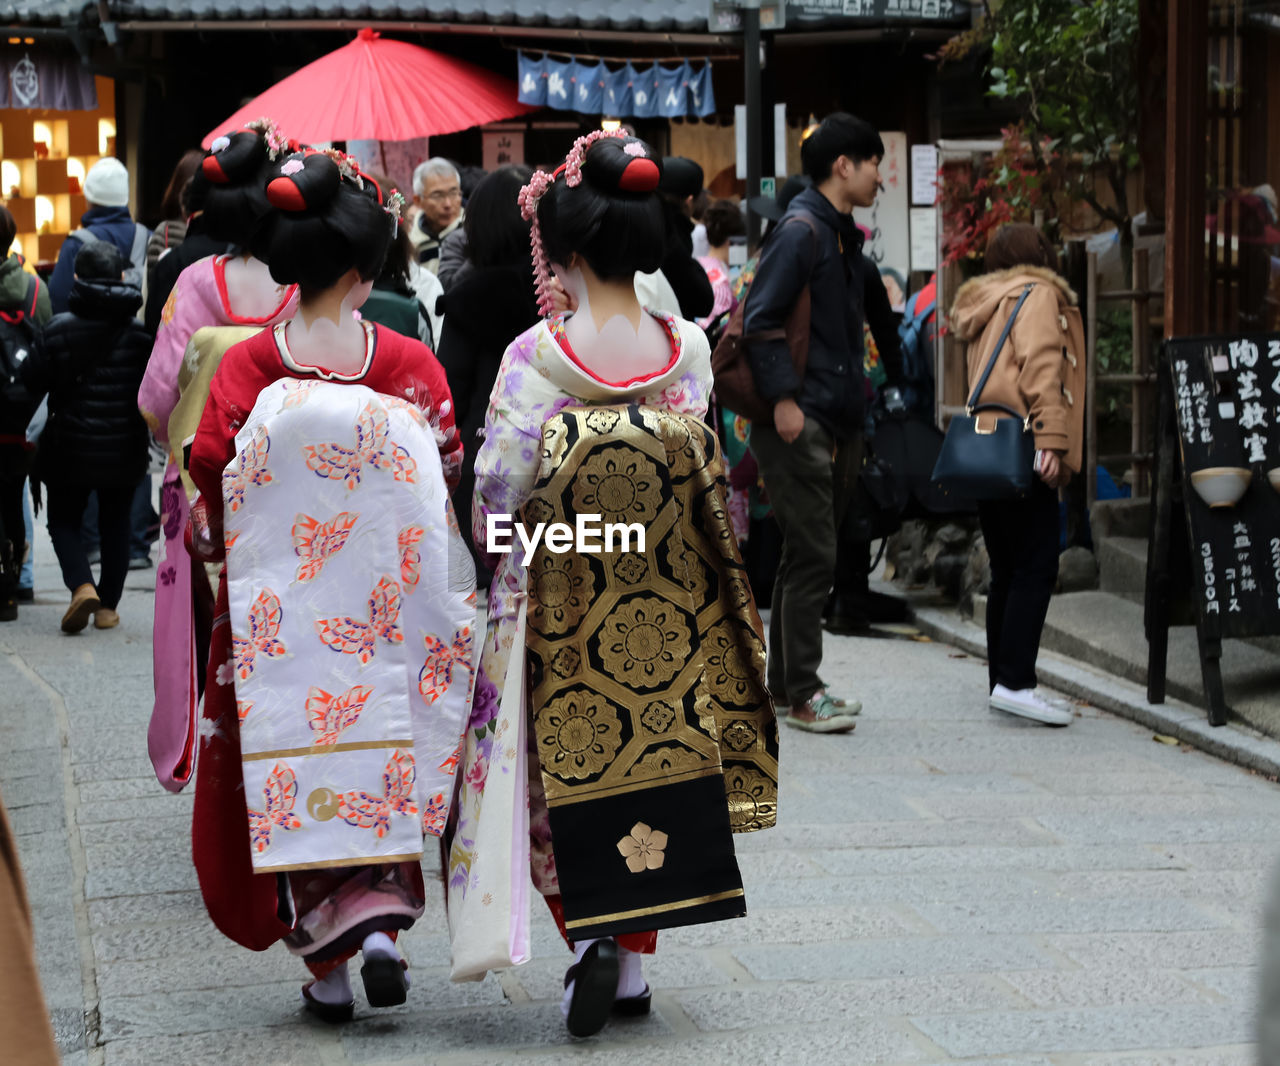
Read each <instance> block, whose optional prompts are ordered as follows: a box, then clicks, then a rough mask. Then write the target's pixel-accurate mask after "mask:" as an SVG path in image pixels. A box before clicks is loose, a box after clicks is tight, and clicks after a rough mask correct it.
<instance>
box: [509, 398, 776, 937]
mask: <svg viewBox="0 0 1280 1066" xmlns="http://www.w3.org/2000/svg"><path fill="white" fill-rule="evenodd" d="M542 443H543V455H542V465H541V468H540V470H539V476H538V481H537V485H536V487H535V489H534V492H533V495H532V496H531V497H530V498H529V500H528V501H527V502H526V503H525V505H524V507H523V509H522V512H521V521H522V522H523V523H524V525H525V527H526V529H532V528H533V527H534V526H535V525H536V524H537V523H539V522H544V523H548V524H550V523H557V522H563V523H567V524H568V525H570V526H572V525H574V524H575V521H576V519H577V517H578V516H579V515H591V516H597V515H598V516H599V519H598V521H599V523H600V524H601V525H602V526H608V525H610V524H617V525H624V524H625V525H632V526H638V527H639V528H641V529H643V532H644V549H643V550H640V547H639V545H638V543H637V537H636V536H635V530H634V529H633V531H632V536H631V537H630V538H629V539H624V538H622V537H621V536H615V537H614V538H613V539H612V543H610V542H609V539H608V538H604V537H602V538H601V539H600V541H599V545H600V548H601V550H600V551H599V552H597V553H579V552H575V551H566V552H556V551H552V550H551V549H550V548H548V547H547V546H546V544H545V543H540V544H539V546H538V548H537V550H536V552H535V554H534V557H533V559H532V560H531V562H530V564H529V566H528V594H529V601H528V615H527V617H528V629H527V637H526V649H527V657H528V665H529V679H530V680H529V685H530V689H531V693H530V695H531V699H530V706H531V709H532V726H531V734H532V737H533V745H534V747H535V748H536V751H537V755H538V759H539V761H540V763H541V768H542V781H543V784H544V786H545V790H546V797H547V807H548V810H549V814H550V821H551V833H552V840H553V846H554V849H555V860H556V870H557V873H558V875H559V881H560V890H561V897H562V902H563V906H564V917H565V925H566V927H567V929H568V932H569V934H570V936H572V937H574V938H575V939H585V938H587V937H601V936H612V935H617V934H621V933H628V932H637V931H643V930H650V929H662V928H668V927H672V926H679V925H692V924H697V923H701V922H710V921H718V920H721V919H725V918H736V917H741V916H742V915H744V914H745V913H746V902H745V898H744V895H743V890H742V878H741V875H740V874H739V872H738V864H737V859H736V857H735V855H734V848H733V836H732V834H733V833H746V832H752V831H754V830H757V829H767V828H769V827H771V826H772V825H773V824H774V823H775V820H776V818H777V797H778V730H777V722H776V720H775V718H774V712H773V705H772V703H771V702H770V699H769V696H768V693H767V691H766V689H765V684H764V667H765V657H764V641H763V638H762V636H761V634H762V632H763V630H762V628H761V624H760V617H759V614H758V613H757V611H756V605H755V601H754V599H753V598H752V595H751V587H750V585H749V584H748V582H747V576H746V572H745V570H744V568H743V565H742V558H741V555H740V554H739V552H738V544H737V539H736V537H735V536H734V533H733V530H732V527H731V526H730V523H729V515H728V507H727V502H726V486H725V478H724V471H723V465H722V462H721V458H720V451H719V442H718V441H717V439H716V436H715V434H714V433H713V432H712V431H711V430H710V429H708V428H707V426H706V425H704V424H703V423H702V422H699V421H698V420H697V419H694V418H690V417H687V416H683V415H677V414H673V413H671V412H669V411H664V410H660V409H658V408H654V407H648V406H639V405H634V404H633V405H630V406H617V407H581V408H579V407H571V408H568V409H566V410H563V411H561V412H560V413H559V414H557V415H556V416H555V417H553V418H551V419H549V420H548V421H547V423H546V424H545V425H544V426H543V442H542Z"/></svg>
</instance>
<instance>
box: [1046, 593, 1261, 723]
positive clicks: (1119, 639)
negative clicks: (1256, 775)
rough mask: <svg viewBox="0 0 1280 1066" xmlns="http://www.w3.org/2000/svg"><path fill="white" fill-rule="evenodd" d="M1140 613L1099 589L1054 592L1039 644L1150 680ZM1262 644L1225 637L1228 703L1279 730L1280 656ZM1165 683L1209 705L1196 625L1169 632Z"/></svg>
mask: <svg viewBox="0 0 1280 1066" xmlns="http://www.w3.org/2000/svg"><path fill="white" fill-rule="evenodd" d="M1142 614H1143V610H1142V605H1141V604H1139V603H1135V602H1133V601H1132V600H1130V599H1128V598H1126V597H1123V596H1118V595H1115V594H1113V593H1110V592H1104V591H1101V590H1099V591H1094V592H1071V593H1065V594H1063V595H1061V596H1055V597H1054V598H1053V600H1052V601H1051V603H1050V604H1049V617H1048V619H1047V620H1046V622H1045V627H1044V635H1043V637H1042V639H1041V647H1042V648H1044V649H1046V650H1048V651H1056V652H1058V653H1059V654H1062V655H1067V656H1070V657H1071V658H1073V659H1080V660H1083V661H1084V662H1087V663H1089V664H1091V665H1092V666H1094V667H1095V668H1096V669H1100V670H1105V671H1106V672H1107V673H1111V674H1115V675H1117V676H1119V677H1123V678H1126V679H1128V680H1130V681H1134V682H1136V683H1138V684H1141V685H1145V684H1146V683H1147V655H1148V650H1147V639H1146V635H1145V633H1144V630H1143V619H1142ZM1260 643H1261V642H1259V643H1254V642H1252V641H1242V640H1225V641H1223V649H1222V677H1223V684H1224V686H1225V688H1226V694H1227V706H1228V707H1229V708H1230V710H1231V711H1232V712H1233V713H1234V714H1236V715H1237V716H1238V717H1239V718H1240V719H1242V720H1243V721H1244V722H1246V723H1247V724H1248V725H1251V726H1252V727H1253V728H1255V729H1257V730H1259V731H1260V732H1263V733H1266V734H1268V735H1270V736H1280V696H1278V695H1277V694H1278V693H1280V655H1278V654H1276V653H1275V651H1274V650H1271V649H1270V648H1268V647H1266V646H1259V644H1260ZM1165 688H1166V691H1167V692H1168V694H1169V695H1170V696H1172V697H1175V698H1177V699H1181V700H1186V701H1187V702H1188V703H1192V704H1195V705H1196V706H1199V707H1203V706H1205V698H1204V683H1203V679H1202V677H1201V673H1200V654H1199V649H1198V646H1197V642H1196V630H1195V626H1173V627H1172V628H1171V629H1170V630H1169V657H1168V664H1167V667H1166V679H1165Z"/></svg>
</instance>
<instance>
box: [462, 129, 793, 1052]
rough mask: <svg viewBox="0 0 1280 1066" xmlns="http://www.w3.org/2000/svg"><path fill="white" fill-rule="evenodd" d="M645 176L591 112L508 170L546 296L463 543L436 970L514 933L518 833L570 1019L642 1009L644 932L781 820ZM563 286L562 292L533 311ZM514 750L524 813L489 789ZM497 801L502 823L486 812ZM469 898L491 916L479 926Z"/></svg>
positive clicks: (715, 885) (704, 389) (577, 1027)
mask: <svg viewBox="0 0 1280 1066" xmlns="http://www.w3.org/2000/svg"><path fill="white" fill-rule="evenodd" d="M660 176H661V165H660V162H659V161H658V160H657V159H655V158H653V156H652V153H651V152H650V150H649V148H648V146H647V145H645V144H644V143H643V142H642V141H639V140H636V139H635V138H631V137H626V136H623V135H616V134H615V135H609V134H604V133H597V134H592V135H590V136H589V137H586V138H583V139H581V140H580V141H579V142H578V143H577V144H576V145H575V146H574V150H573V151H572V152H571V153H570V155H569V158H568V159H567V160H566V161H565V164H564V165H563V166H562V167H561V168H560V169H559V170H557V171H556V172H555V173H554V174H546V173H544V174H538V175H535V177H534V179H533V181H532V182H531V184H530V185H529V186H528V187H526V189H525V190H524V191H523V192H522V193H521V206H522V208H523V209H524V211H525V214H526V217H528V218H529V219H530V220H531V221H532V222H533V247H534V264H535V278H536V281H537V283H538V288H539V293H540V297H541V299H542V309H543V313H544V314H547V315H550V317H548V318H546V319H545V320H543V321H541V322H539V323H538V324H537V325H536V326H534V327H533V328H532V329H530V330H528V331H527V332H525V333H524V334H522V335H521V336H520V337H518V338H516V339H515V341H514V342H513V343H512V344H511V346H510V347H509V348H508V350H507V352H506V355H505V356H504V358H503V362H502V367H501V369H500V370H499V374H498V379H497V383H496V385H495V387H494V390H493V394H492V397H491V400H490V405H489V411H488V415H487V418H486V424H485V436H484V445H483V447H482V448H481V450H480V452H479V455H478V457H477V460H476V497H475V506H474V512H473V513H474V518H473V522H474V530H475V537H476V543H477V544H478V545H486V544H487V545H488V547H489V549H490V553H491V554H490V563H491V565H492V567H493V569H494V573H495V576H494V580H493V584H492V587H491V590H490V597H489V629H488V639H487V641H486V645H485V652H484V659H483V667H484V671H485V673H486V674H487V676H488V677H490V678H492V679H493V680H494V682H495V684H497V686H498V688H499V689H500V690H501V692H502V699H501V700H500V701H499V702H498V705H497V706H498V709H497V711H496V712H495V711H493V710H488V711H486V710H482V709H480V708H482V707H484V706H485V704H483V703H482V701H480V700H477V708H478V710H477V712H476V717H474V718H473V721H472V723H471V728H470V729H469V730H468V733H467V744H466V749H465V753H464V759H465V766H464V768H463V770H462V772H461V773H460V774H459V781H460V782H461V786H460V789H461V791H460V797H459V802H458V804H457V805H456V809H457V825H456V827H455V832H454V835H453V838H452V845H451V848H450V852H449V890H450V899H449V910H450V924H451V926H452V928H453V932H454V976H455V978H465V977H474V976H477V975H478V974H479V973H482V972H483V971H484V970H485V969H489V968H496V967H500V966H503V965H511V964H513V963H517V962H521V961H524V959H525V958H526V957H527V954H528V949H527V945H528V929H527V906H526V899H525V898H524V897H523V896H522V891H521V889H522V885H524V884H527V881H524V880H523V878H524V874H523V869H522V864H523V863H524V861H525V855H526V854H527V861H528V863H529V865H530V868H531V871H532V875H533V883H534V886H535V887H536V888H537V889H538V890H539V892H541V894H542V895H543V897H544V898H545V899H546V901H547V904H548V906H549V907H550V909H551V911H552V914H553V915H554V917H555V919H556V922H557V925H558V926H559V928H560V930H561V933H562V934H563V935H564V938H565V940H566V941H567V942H568V943H569V944H570V946H571V947H572V948H573V949H574V952H575V955H576V959H575V962H574V964H573V965H572V966H571V967H570V968H569V971H568V973H567V974H566V975H565V985H566V992H565V998H564V1004H563V1009H564V1013H565V1017H566V1020H567V1023H568V1028H569V1031H570V1032H571V1033H572V1034H573V1035H575V1036H586V1035H590V1034H591V1033H594V1032H596V1031H598V1030H599V1029H600V1028H601V1027H602V1026H603V1025H604V1024H605V1022H606V1021H607V1020H608V1017H609V1015H610V1013H611V1012H618V1013H645V1012H647V1011H648V1009H649V1004H650V991H649V988H648V985H647V984H646V983H645V980H644V976H643V973H642V970H641V958H642V956H643V955H644V954H648V953H652V951H653V950H654V947H655V945H656V941H657V933H656V930H658V929H662V928H669V927H674V926H679V925H688V924H695V923H701V922H708V921H718V920H721V919H726V918H734V917H741V916H742V915H743V914H745V913H746V904H745V899H744V894H743V889H742V880H741V876H740V875H739V872H738V868H737V862H736V859H735V857H734V849H733V840H732V833H734V832H747V831H751V830H756V829H764V828H768V827H769V826H771V825H773V823H774V820H775V818H776V800H777V727H776V722H775V720H774V715H773V708H772V705H771V703H770V702H769V698H768V695H767V693H766V690H765V686H764V683H763V681H764V678H763V671H764V645H763V640H762V638H761V636H760V633H761V632H762V630H761V627H760V621H759V617H758V615H757V613H756V609H755V604H754V601H753V599H752V596H751V590H750V586H749V584H748V582H747V579H746V575H745V572H744V570H743V567H742V562H741V559H740V557H739V555H738V551H737V542H736V539H735V538H734V536H733V532H732V529H731V528H730V525H729V520H728V515H727V507H726V496H725V482H724V474H723V468H722V465H721V461H720V456H719V452H718V449H717V444H716V437H715V435H714V433H712V431H711V430H710V429H708V428H707V427H706V426H705V425H704V424H703V423H702V422H701V421H700V419H701V418H702V417H703V415H704V414H705V412H706V409H707V402H708V395H709V392H710V389H711V366H710V353H709V350H708V346H707V341H706V338H705V336H704V335H703V333H702V331H701V330H700V329H698V327H697V326H695V325H694V324H692V323H690V322H686V321H684V320H681V319H678V318H676V317H674V316H672V315H668V314H660V313H655V312H651V311H648V310H646V309H645V308H643V307H642V306H641V304H640V302H639V300H638V299H637V296H636V293H635V288H634V276H635V274H636V272H637V271H640V272H647V271H653V270H656V269H657V267H658V264H659V263H660V261H661V259H662V253H663V236H662V234H663V224H662V211H661V207H660V206H659V204H658V201H657V198H656V195H655V190H656V189H657V186H658V182H659V180H660ZM553 271H554V278H553V275H552V272H553ZM561 290H562V294H561V299H562V300H563V299H564V298H565V297H567V302H568V303H569V305H570V306H572V307H573V308H574V310H573V312H572V313H560V314H554V315H553V314H551V311H552V309H553V307H554V305H555V299H556V294H557V292H560V291H561ZM507 516H510V518H511V520H512V521H514V522H519V523H522V525H523V528H524V530H526V531H528V532H529V533H530V534H531V533H532V532H533V531H534V529H535V527H537V525H538V524H539V523H548V524H552V523H566V524H568V525H569V526H574V525H575V523H578V522H579V521H580V520H581V521H582V522H585V523H587V524H588V525H595V526H599V527H601V529H603V527H606V526H609V525H619V526H620V525H629V526H632V527H633V528H632V530H631V534H630V536H629V538H628V539H623V538H621V537H616V536H615V537H613V538H612V539H611V538H608V537H605V538H604V539H603V540H602V541H601V540H597V541H595V542H594V544H583V545H581V547H582V549H583V550H581V551H564V550H562V545H560V544H559V542H556V543H553V544H552V545H551V546H550V547H549V546H548V545H547V544H546V542H545V541H544V542H542V543H541V544H540V546H539V547H537V548H536V549H535V550H533V551H532V552H531V553H530V555H529V556H528V558H526V555H525V553H524V552H523V550H522V547H521V543H520V541H519V540H518V539H517V541H516V544H515V550H514V551H511V552H509V553H505V554H504V553H503V551H502V548H501V547H500V546H499V544H498V543H497V535H496V534H497V532H498V531H500V530H501V529H502V528H503V525H504V522H505V520H506V517H507ZM491 525H492V527H493V530H492V532H493V534H494V535H492V536H491V535H490V534H491V530H490V526H491ZM553 539H554V538H553ZM526 672H527V673H526ZM526 677H527V684H526V683H525V681H526ZM485 716H487V718H486V720H483V721H481V720H480V718H481V717H485ZM513 727H514V728H513ZM525 733H527V740H522V739H521V735H522V734H525ZM522 764H523V765H522ZM526 769H527V774H528V798H529V803H528V819H529V831H528V833H527V834H525V833H523V831H522V829H523V825H522V820H521V819H522V815H523V809H522V805H521V803H519V802H518V801H517V802H516V803H514V804H512V803H510V802H509V800H508V798H505V797H506V793H505V792H503V791H502V790H503V789H505V788H506V787H508V782H509V781H510V779H511V777H514V776H517V775H521V774H522V773H524V772H525V771H526ZM486 787H488V788H489V789H490V792H489V793H486ZM499 795H501V796H503V797H504V798H503V799H498V798H497V797H498V796H499ZM519 798H522V797H519ZM513 812H514V817H515V819H516V822H517V825H516V829H515V832H514V833H513V832H512V831H511V829H510V826H508V831H507V835H506V837H502V836H500V835H495V833H494V832H493V830H494V827H495V825H496V824H497V823H498V822H500V821H501V820H502V819H505V820H506V822H507V823H510V822H511V821H512V818H513ZM507 845H509V846H507ZM525 895H526V896H527V894H525ZM476 906H480V907H484V908H485V910H484V911H483V912H482V911H478V910H473V908H474V907H476ZM481 913H483V914H484V915H486V916H488V917H490V918H492V917H494V916H496V915H499V914H500V915H502V916H503V917H504V919H505V920H504V921H503V922H502V927H501V928H495V923H493V922H490V923H489V926H488V932H482V931H481V930H480V929H479V927H478V926H479V923H478V922H477V921H474V920H470V918H471V916H472V915H477V916H478V915H480V914H481ZM485 935H489V936H490V937H491V938H492V939H493V941H494V942H493V943H490V944H487V945H486V944H484V943H481V942H480V941H481V940H482V939H483V937H484V936H485Z"/></svg>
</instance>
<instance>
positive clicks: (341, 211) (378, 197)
mask: <svg viewBox="0 0 1280 1066" xmlns="http://www.w3.org/2000/svg"><path fill="white" fill-rule="evenodd" d="M266 195H267V200H268V202H269V203H270V204H271V206H272V208H274V210H273V211H272V212H271V215H270V216H269V217H268V219H267V221H266V224H265V225H264V226H263V228H262V230H261V232H260V234H259V239H258V247H259V248H261V249H262V254H261V255H260V258H262V259H264V260H265V261H266V262H267V264H268V265H269V266H270V268H271V276H272V277H273V278H275V280H276V281H278V282H280V284H282V285H292V284H297V285H298V286H300V287H301V289H302V293H303V295H304V296H306V295H308V294H310V293H316V292H321V291H323V290H324V289H327V288H329V287H330V286H332V285H334V284H335V283H336V282H337V281H338V279H339V278H341V277H342V275H343V274H345V273H346V272H347V271H348V270H351V269H352V268H355V270H356V272H357V273H358V274H359V276H360V280H361V281H373V280H374V279H376V278H377V276H378V274H379V273H380V272H381V270H382V263H383V260H384V259H386V256H387V249H388V248H389V247H390V246H391V238H392V231H393V229H394V227H395V223H394V221H393V220H392V218H391V216H390V215H389V214H387V212H386V211H384V210H383V206H382V205H383V194H382V189H381V188H380V187H379V185H378V184H377V182H375V181H372V180H370V179H369V178H368V177H364V178H357V177H355V176H344V175H343V172H342V170H341V169H340V168H339V166H338V164H337V162H335V161H334V159H333V158H332V157H331V156H329V155H328V154H326V153H324V152H315V151H306V152H296V153H294V154H293V155H290V156H288V157H286V158H284V159H282V160H280V162H279V163H278V164H277V165H275V166H274V167H273V168H272V169H271V173H270V174H269V176H268V181H267V186H266Z"/></svg>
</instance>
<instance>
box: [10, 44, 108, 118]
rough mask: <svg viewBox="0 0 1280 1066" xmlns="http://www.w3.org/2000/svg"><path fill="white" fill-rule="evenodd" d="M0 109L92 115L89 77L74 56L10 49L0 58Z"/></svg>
mask: <svg viewBox="0 0 1280 1066" xmlns="http://www.w3.org/2000/svg"><path fill="white" fill-rule="evenodd" d="M0 68H2V70H3V74H4V80H3V82H0V108H48V109H51V110H53V111H96V110H97V107H98V89H97V86H96V85H94V82H93V75H92V74H90V73H89V71H88V70H87V69H86V68H85V67H83V66H81V65H80V63H79V61H78V60H77V59H76V57H74V56H70V55H62V54H60V53H56V52H55V53H48V52H36V53H35V54H34V55H33V54H32V53H31V52H30V51H27V50H23V51H18V50H17V49H12V50H9V51H6V52H4V53H3V55H2V57H0Z"/></svg>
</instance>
